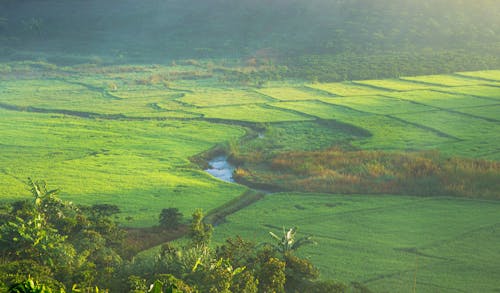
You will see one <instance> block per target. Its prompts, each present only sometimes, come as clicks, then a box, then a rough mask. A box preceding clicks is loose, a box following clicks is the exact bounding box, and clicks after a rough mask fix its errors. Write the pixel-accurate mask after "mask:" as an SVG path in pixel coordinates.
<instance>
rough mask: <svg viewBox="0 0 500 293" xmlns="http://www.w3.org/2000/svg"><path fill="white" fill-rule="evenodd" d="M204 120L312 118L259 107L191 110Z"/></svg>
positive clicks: (244, 106) (278, 120)
mask: <svg viewBox="0 0 500 293" xmlns="http://www.w3.org/2000/svg"><path fill="white" fill-rule="evenodd" d="M193 111H194V112H196V113H200V114H203V115H204V117H205V118H218V119H228V120H238V121H248V122H282V121H306V120H312V118H310V117H308V116H306V115H301V114H298V113H294V112H289V111H286V110H280V109H276V108H270V107H266V106H261V105H242V106H227V107H210V108H199V109H195V110H193Z"/></svg>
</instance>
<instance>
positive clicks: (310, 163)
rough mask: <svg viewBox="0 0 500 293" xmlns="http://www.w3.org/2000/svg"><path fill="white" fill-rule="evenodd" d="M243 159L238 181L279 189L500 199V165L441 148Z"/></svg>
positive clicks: (238, 172)
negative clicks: (450, 154)
mask: <svg viewBox="0 0 500 293" xmlns="http://www.w3.org/2000/svg"><path fill="white" fill-rule="evenodd" d="M238 159H239V160H241V161H242V162H247V163H246V164H245V165H243V166H242V167H240V168H239V169H238V170H237V171H236V174H235V176H236V179H237V180H238V181H240V182H245V183H247V184H250V185H252V184H256V185H259V184H264V185H265V186H272V187H273V189H277V190H290V191H303V192H324V193H342V194H353V193H358V194H368V193H372V194H409V195H417V196H431V195H452V196H463V197H472V198H474V197H478V195H480V196H481V197H484V198H495V199H499V198H500V193H499V191H498V190H499V188H500V185H499V183H498V178H500V164H498V163H497V162H489V161H484V160H465V159H456V158H454V159H450V158H448V157H443V156H440V155H439V154H437V153H397V152H390V153H388V152H380V151H343V150H340V149H329V150H323V151H314V152H311V151H310V152H284V153H281V154H279V155H275V156H269V155H268V156H262V157H261V160H256V159H255V156H254V155H251V159H252V160H247V159H245V158H244V157H243V158H238ZM250 162H251V163H250Z"/></svg>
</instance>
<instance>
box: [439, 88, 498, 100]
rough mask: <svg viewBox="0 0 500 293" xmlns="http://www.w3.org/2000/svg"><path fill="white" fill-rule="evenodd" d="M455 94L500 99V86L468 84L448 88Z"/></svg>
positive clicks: (448, 90)
mask: <svg viewBox="0 0 500 293" xmlns="http://www.w3.org/2000/svg"><path fill="white" fill-rule="evenodd" d="M446 91H447V92H450V93H454V94H463V95H470V96H475V97H482V98H491V99H496V100H500V87H498V86H466V87H454V88H450V89H447V90H446Z"/></svg>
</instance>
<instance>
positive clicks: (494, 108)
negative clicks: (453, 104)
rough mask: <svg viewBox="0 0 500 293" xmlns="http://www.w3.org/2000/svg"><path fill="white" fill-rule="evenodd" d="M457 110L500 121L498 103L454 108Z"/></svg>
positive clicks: (499, 106)
mask: <svg viewBox="0 0 500 293" xmlns="http://www.w3.org/2000/svg"><path fill="white" fill-rule="evenodd" d="M455 110H456V111H458V112H461V113H466V114H471V115H474V116H477V117H483V118H487V119H493V120H497V121H500V105H491V106H481V107H470V108H461V109H455Z"/></svg>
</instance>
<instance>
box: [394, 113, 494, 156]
mask: <svg viewBox="0 0 500 293" xmlns="http://www.w3.org/2000/svg"><path fill="white" fill-rule="evenodd" d="M395 116H396V117H398V118H401V119H403V120H405V121H409V122H412V123H418V124H420V125H424V126H426V127H429V128H432V129H436V130H438V131H441V132H443V133H447V134H449V135H452V136H454V137H456V138H459V139H461V140H462V142H460V143H454V144H450V145H447V146H442V148H441V150H442V151H443V152H446V153H449V154H457V155H460V156H472V157H481V156H485V157H486V156H489V155H491V154H498V153H500V147H499V143H500V136H499V135H498V133H500V124H499V123H498V122H491V121H484V120H482V119H478V118H474V117H467V116H465V115H461V114H457V113H450V112H446V111H435V112H425V113H419V114H398V115H395ZM492 134H493V135H492Z"/></svg>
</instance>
